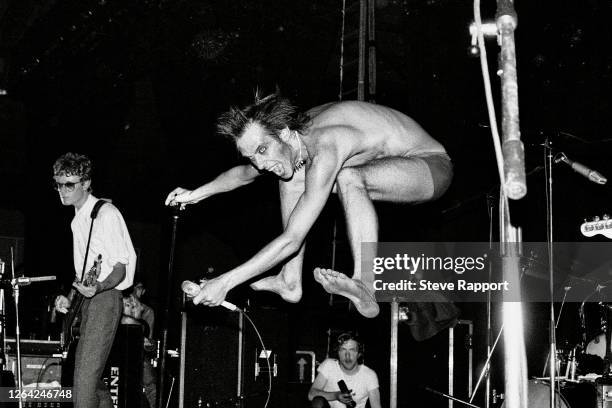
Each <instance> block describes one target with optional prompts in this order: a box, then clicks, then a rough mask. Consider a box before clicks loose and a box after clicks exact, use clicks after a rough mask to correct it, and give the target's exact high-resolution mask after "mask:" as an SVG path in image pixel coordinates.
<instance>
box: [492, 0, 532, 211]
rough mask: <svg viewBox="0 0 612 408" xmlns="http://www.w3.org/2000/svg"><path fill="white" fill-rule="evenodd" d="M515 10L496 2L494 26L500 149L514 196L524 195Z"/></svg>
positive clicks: (508, 190) (508, 192) (507, 3)
mask: <svg viewBox="0 0 612 408" xmlns="http://www.w3.org/2000/svg"><path fill="white" fill-rule="evenodd" d="M516 21H517V20H516V13H515V12H514V7H513V5H512V1H510V0H498V1H497V29H498V30H499V35H500V40H501V53H500V64H501V71H502V76H501V87H502V89H501V90H502V134H503V142H502V150H503V154H504V174H505V177H504V179H505V182H506V185H505V186H504V187H505V189H504V190H505V192H506V195H507V196H508V197H509V198H511V199H513V200H518V199H521V198H523V197H524V196H525V194H527V181H526V177H525V151H524V147H523V143H522V142H521V130H520V126H519V104H518V78H517V74H516V50H515V44H514V29H515V27H516Z"/></svg>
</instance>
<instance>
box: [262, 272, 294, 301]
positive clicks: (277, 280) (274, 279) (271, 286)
mask: <svg viewBox="0 0 612 408" xmlns="http://www.w3.org/2000/svg"><path fill="white" fill-rule="evenodd" d="M251 288H252V289H253V290H267V291H270V292H274V293H278V294H279V295H280V296H281V297H282V298H283V299H284V300H285V301H287V302H290V303H297V302H299V301H300V299H301V298H302V285H301V283H299V282H298V283H294V284H288V283H287V282H285V280H284V279H283V277H282V276H281V275H280V274H279V275H276V276H268V277H265V278H263V279H260V280H258V281H256V282H253V283H251Z"/></svg>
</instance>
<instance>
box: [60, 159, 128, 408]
mask: <svg viewBox="0 0 612 408" xmlns="http://www.w3.org/2000/svg"><path fill="white" fill-rule="evenodd" d="M91 170H92V164H91V160H90V159H89V158H88V157H86V156H83V155H80V154H75V153H66V154H64V155H63V156H61V157H60V158H58V159H57V160H56V162H55V164H54V165H53V187H54V189H55V190H56V191H57V192H58V194H59V198H60V201H61V203H62V204H63V205H66V206H68V205H71V206H73V207H74V209H75V215H74V218H73V219H72V222H71V224H70V227H71V229H72V237H73V250H74V253H73V256H74V267H75V280H74V283H73V284H72V286H73V288H72V290H71V292H70V294H69V295H68V296H63V295H60V296H58V297H57V298H56V300H55V309H56V310H57V311H58V312H60V313H65V314H66V318H65V319H64V333H63V336H62V337H63V343H64V348H65V350H66V349H67V348H68V346H69V343H70V342H71V340H72V339H73V338H75V337H76V334H75V332H76V331H77V330H78V337H79V341H78V344H77V348H76V354H75V367H74V383H73V387H74V394H73V396H74V407H75V408H110V407H112V406H113V404H112V400H111V396H110V393H109V391H108V389H107V387H106V386H105V385H104V383H103V382H102V379H101V377H102V371H103V369H104V366H105V364H106V360H107V358H108V355H109V353H110V350H111V346H112V344H113V340H114V338H115V333H116V331H117V327H118V325H119V321H120V320H121V314H122V311H123V300H122V294H121V291H122V290H124V289H127V288H129V287H130V286H131V285H132V281H133V279H134V271H135V268H136V252H135V251H134V247H133V245H132V240H131V239H130V235H129V233H128V230H127V226H126V224H125V221H124V219H123V217H122V216H121V213H120V212H119V210H118V209H117V208H116V207H115V206H113V205H112V204H111V203H108V202H102V203H100V202H101V201H102V200H98V199H97V198H95V197H94V196H93V195H92V194H91ZM101 204H103V205H101ZM100 205H101V206H100ZM77 320H78V322H76V323H75V321H77Z"/></svg>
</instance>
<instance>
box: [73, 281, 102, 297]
mask: <svg viewBox="0 0 612 408" xmlns="http://www.w3.org/2000/svg"><path fill="white" fill-rule="evenodd" d="M72 286H73V287H74V288H75V289H76V290H78V291H79V293H80V294H81V295H83V296H85V297H86V298H91V297H93V296H94V295H95V294H96V293H97V292H98V287H97V286H96V285H93V286H85V285H83V284H82V283H78V282H74V283H73V284H72Z"/></svg>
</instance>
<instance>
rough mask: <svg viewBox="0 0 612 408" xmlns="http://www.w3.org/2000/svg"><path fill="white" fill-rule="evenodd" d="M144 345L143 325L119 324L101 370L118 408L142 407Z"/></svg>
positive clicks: (114, 403)
mask: <svg viewBox="0 0 612 408" xmlns="http://www.w3.org/2000/svg"><path fill="white" fill-rule="evenodd" d="M143 346H144V332H143V327H142V326H141V325H138V324H122V325H119V328H118V329H117V335H116V336H115V342H114V343H113V348H112V349H111V353H110V355H109V357H108V361H107V363H106V367H105V369H104V372H103V374H102V378H103V380H104V382H105V383H106V385H107V386H108V387H109V390H110V393H111V397H112V399H113V406H114V407H115V408H140V407H142V402H143V393H142V367H143V358H144V348H143Z"/></svg>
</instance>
